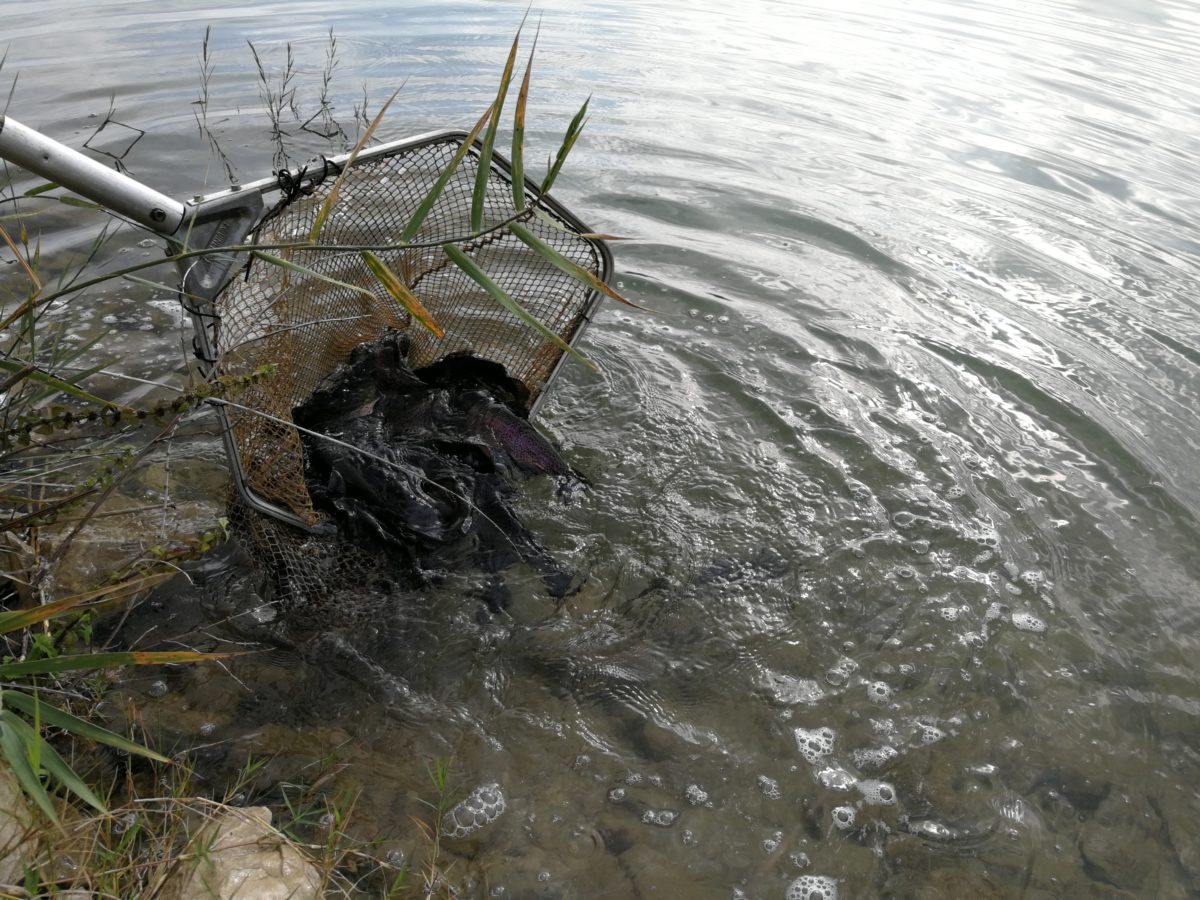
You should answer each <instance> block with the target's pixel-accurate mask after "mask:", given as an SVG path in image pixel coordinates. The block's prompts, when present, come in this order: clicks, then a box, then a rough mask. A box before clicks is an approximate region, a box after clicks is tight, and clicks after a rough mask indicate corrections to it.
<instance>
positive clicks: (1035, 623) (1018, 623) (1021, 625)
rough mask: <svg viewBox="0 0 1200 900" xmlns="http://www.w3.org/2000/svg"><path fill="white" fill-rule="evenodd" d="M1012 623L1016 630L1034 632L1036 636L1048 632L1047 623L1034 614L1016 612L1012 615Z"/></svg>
mask: <svg viewBox="0 0 1200 900" xmlns="http://www.w3.org/2000/svg"><path fill="white" fill-rule="evenodd" d="M1012 623H1013V627H1014V628H1018V629H1020V630H1021V631H1032V632H1033V633H1034V634H1041V633H1042V632H1043V631H1045V630H1046V623H1045V622H1043V621H1042V620H1041V619H1039V618H1038V617H1037V616H1035V615H1034V614H1033V613H1027V612H1015V613H1013V614H1012Z"/></svg>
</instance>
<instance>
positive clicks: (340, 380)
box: [293, 333, 587, 607]
mask: <svg viewBox="0 0 1200 900" xmlns="http://www.w3.org/2000/svg"><path fill="white" fill-rule="evenodd" d="M407 351H408V341H407V338H404V337H402V336H397V335H394V334H390V333H389V334H386V335H384V336H383V337H382V338H380V339H379V340H378V341H374V342H370V343H367V344H364V345H361V346H359V347H358V348H356V349H355V351H354V352H353V353H352V354H351V355H350V358H349V359H348V360H347V361H346V363H344V364H343V365H342V366H339V367H338V369H337V370H336V371H335V372H333V373H332V374H331V375H330V376H329V377H328V378H326V379H325V380H324V381H323V382H322V384H321V385H320V387H319V388H318V390H316V391H314V393H313V394H312V396H311V397H310V398H309V400H308V401H307V402H306V403H305V404H304V405H303V406H301V407H298V408H297V409H296V410H295V411H294V414H293V417H294V419H295V421H296V423H297V424H298V425H301V426H303V427H304V428H307V429H309V430H310V431H312V432H316V433H317V434H319V435H327V436H328V437H330V438H335V439H336V442H335V441H331V440H325V439H322V438H320V437H316V436H313V435H312V434H305V433H302V434H301V440H302V441H303V443H304V446H305V450H306V479H307V482H308V485H309V492H310V494H311V496H312V499H313V503H314V504H315V505H316V506H317V508H318V509H321V510H323V511H324V512H325V513H327V514H328V515H329V517H330V518H331V519H332V520H333V521H334V522H335V523H336V524H337V526H338V529H339V531H340V532H342V533H343V534H344V535H345V536H346V537H347V538H349V539H350V540H353V541H355V542H358V543H362V544H370V545H373V546H376V547H380V548H386V549H387V550H389V551H399V552H398V553H395V554H394V558H395V559H396V561H397V563H398V564H400V563H403V564H404V565H406V566H408V567H410V568H411V569H412V573H411V574H412V575H413V576H414V577H415V578H416V579H418V580H420V579H421V578H422V574H421V573H422V572H423V571H425V570H427V569H438V568H444V567H451V568H452V567H455V566H456V565H459V564H460V559H461V558H462V556H463V553H464V552H469V553H470V554H471V555H472V556H473V558H474V560H475V564H476V565H478V566H479V568H480V569H481V570H482V571H483V572H484V573H488V574H490V575H494V576H497V577H498V576H499V573H500V572H502V571H503V570H504V569H506V568H508V567H510V566H512V565H514V564H516V563H518V562H521V563H524V564H525V565H527V566H529V567H530V568H531V569H532V570H533V571H534V572H536V573H537V574H538V576H539V577H540V578H541V580H542V582H543V584H544V585H545V586H546V590H547V591H548V593H550V594H551V595H552V596H554V597H563V596H565V595H566V593H567V592H568V591H569V590H570V589H571V585H572V584H573V582H574V579H575V573H574V572H573V571H572V570H571V569H569V568H567V567H565V566H563V565H562V564H561V563H559V562H558V561H557V560H556V559H554V558H553V556H551V555H550V554H549V553H548V552H547V551H546V550H545V548H544V547H543V546H542V545H541V544H540V543H539V541H538V540H537V538H536V536H535V535H534V534H533V533H532V532H531V531H529V529H527V528H526V527H525V526H524V524H523V523H522V522H521V521H520V519H519V518H518V517H517V515H516V513H515V512H514V510H513V505H514V503H515V501H516V497H517V490H516V489H517V486H518V485H519V483H520V482H521V481H523V480H524V479H525V478H528V477H532V476H535V475H543V474H544V475H551V476H554V477H557V478H560V479H572V480H574V481H579V482H582V483H585V484H586V483H587V482H586V479H584V478H583V476H582V475H580V474H579V473H578V472H576V471H575V470H574V469H572V468H571V466H570V465H568V464H567V462H566V460H564V459H563V458H562V456H561V455H560V454H559V452H558V451H557V450H556V449H555V448H554V446H553V445H552V444H551V443H550V442H549V441H548V440H547V439H546V438H545V437H544V436H543V435H542V434H541V433H539V432H538V430H537V429H536V428H534V426H533V425H532V424H530V423H529V421H528V420H527V419H525V418H524V417H523V416H521V415H520V414H519V413H518V412H517V411H516V410H518V409H520V408H521V403H522V401H521V393H522V391H523V390H524V389H523V387H522V386H520V383H519V382H516V381H515V380H513V379H510V378H509V377H508V375H507V373H506V372H505V371H504V367H503V366H500V365H499V364H497V363H493V362H489V361H487V360H482V359H479V358H477V357H474V356H470V355H464V354H460V355H457V356H452V357H449V358H447V359H445V360H442V361H441V362H439V363H438V364H436V365H434V366H430V367H427V368H425V369H422V370H421V371H420V373H419V375H418V374H417V373H414V372H413V371H412V370H411V369H409V368H408V366H407V363H406V360H405V356H406V354H407ZM525 395H526V396H527V392H525ZM468 535H470V536H473V540H471V541H469V542H464V540H463V539H464V538H465V537H466V536H468ZM488 585H489V587H488V588H486V589H485V595H486V596H485V597H484V599H485V601H486V602H487V603H488V605H489V606H492V607H499V606H503V605H504V599H503V598H504V597H506V595H507V590H506V589H505V588H504V587H503V584H502V583H501V582H499V581H498V580H496V578H493V579H490V580H489V582H488Z"/></svg>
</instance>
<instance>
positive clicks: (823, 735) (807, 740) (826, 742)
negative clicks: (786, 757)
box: [795, 725, 836, 766]
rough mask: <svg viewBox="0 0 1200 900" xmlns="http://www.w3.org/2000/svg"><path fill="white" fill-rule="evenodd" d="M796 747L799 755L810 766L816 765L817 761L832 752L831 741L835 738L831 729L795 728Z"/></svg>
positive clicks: (822, 727) (823, 727) (825, 727)
mask: <svg viewBox="0 0 1200 900" xmlns="http://www.w3.org/2000/svg"><path fill="white" fill-rule="evenodd" d="M795 735H796V746H797V747H798V748H799V750H800V755H801V756H803V757H804V758H805V759H806V760H808V762H809V764H810V765H814V766H815V765H816V764H817V760H819V759H821V758H822V757H825V756H828V755H829V754H830V753H832V752H833V741H834V738H835V737H836V734H835V733H834V731H833V729H832V728H829V727H828V726H825V725H823V726H821V727H820V728H812V729H809V728H797V729H796V731H795Z"/></svg>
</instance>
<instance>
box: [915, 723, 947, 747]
mask: <svg viewBox="0 0 1200 900" xmlns="http://www.w3.org/2000/svg"><path fill="white" fill-rule="evenodd" d="M945 736H946V732H944V731H942V729H940V728H938V727H937V726H936V725H923V724H918V725H917V737H919V738H920V739H921V743H922V744H936V743H937V742H938V741H940V740H941V739H942V738H944V737H945Z"/></svg>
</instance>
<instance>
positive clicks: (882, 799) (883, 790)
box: [856, 778, 896, 806]
mask: <svg viewBox="0 0 1200 900" xmlns="http://www.w3.org/2000/svg"><path fill="white" fill-rule="evenodd" d="M856 787H857V788H858V790H859V793H861V794H862V795H863V800H865V801H866V802H867V803H871V804H874V805H876V806H892V805H893V804H895V802H896V789H895V788H894V787H893V786H892V785H891V784H890V783H888V782H886V781H878V780H876V779H874V778H864V779H862V780H861V781H859V782H858V784H857V785H856Z"/></svg>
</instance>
